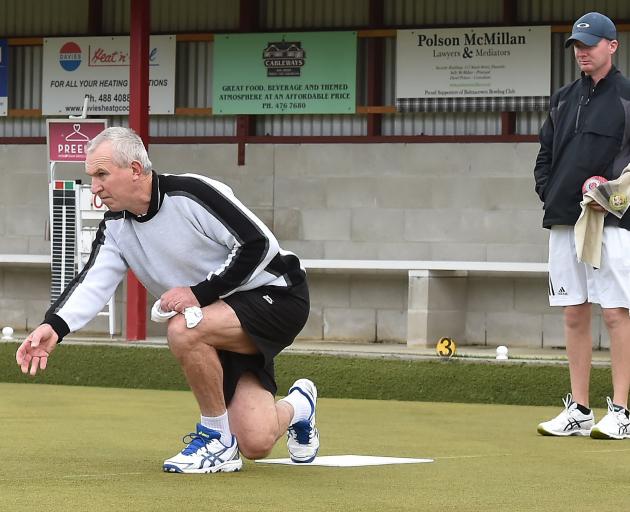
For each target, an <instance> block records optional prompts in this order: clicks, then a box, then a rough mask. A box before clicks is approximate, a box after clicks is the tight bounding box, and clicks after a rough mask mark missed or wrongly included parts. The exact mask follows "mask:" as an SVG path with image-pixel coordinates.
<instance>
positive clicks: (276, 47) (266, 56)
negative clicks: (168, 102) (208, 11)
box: [212, 32, 357, 114]
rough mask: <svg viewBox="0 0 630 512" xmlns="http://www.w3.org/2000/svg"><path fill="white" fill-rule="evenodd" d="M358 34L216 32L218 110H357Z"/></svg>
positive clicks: (215, 94)
mask: <svg viewBox="0 0 630 512" xmlns="http://www.w3.org/2000/svg"><path fill="white" fill-rule="evenodd" d="M356 59H357V34H356V32H308V33H284V34H229V35H219V36H215V39H214V55H213V73H212V74H213V88H212V112H213V114H352V113H354V112H355V110H356V68H357V62H356Z"/></svg>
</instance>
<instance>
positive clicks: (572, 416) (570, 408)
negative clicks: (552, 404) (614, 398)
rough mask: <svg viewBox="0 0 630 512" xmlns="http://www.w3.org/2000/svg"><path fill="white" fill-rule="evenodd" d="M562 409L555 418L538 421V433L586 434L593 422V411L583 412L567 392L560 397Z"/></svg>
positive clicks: (545, 434) (558, 434)
mask: <svg viewBox="0 0 630 512" xmlns="http://www.w3.org/2000/svg"><path fill="white" fill-rule="evenodd" d="M562 402H563V403H564V411H562V412H561V413H560V414H558V416H556V417H555V418H553V419H551V420H549V421H545V422H544V423H540V424H539V425H538V433H539V434H542V435H543V436H588V435H589V434H590V433H591V428H593V424H594V423H595V417H594V416H593V411H591V412H590V414H583V413H582V412H581V411H580V410H579V409H578V407H577V405H578V404H577V403H576V402H574V401H573V396H571V393H569V394H568V395H567V396H566V397H565V398H563V399H562Z"/></svg>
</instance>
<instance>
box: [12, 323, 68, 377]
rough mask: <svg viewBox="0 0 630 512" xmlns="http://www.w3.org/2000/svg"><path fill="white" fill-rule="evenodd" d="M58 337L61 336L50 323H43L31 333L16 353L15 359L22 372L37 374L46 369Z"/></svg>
mask: <svg viewBox="0 0 630 512" xmlns="http://www.w3.org/2000/svg"><path fill="white" fill-rule="evenodd" d="M58 339H59V336H57V333H56V332H55V331H54V330H53V328H52V327H51V326H50V325H49V324H42V325H40V326H39V327H38V328H37V329H35V330H34V331H33V332H32V333H31V334H29V335H28V336H27V337H26V339H25V340H24V342H23V343H22V344H21V345H20V347H19V348H18V349H17V352H16V353H15V360H16V361H17V364H18V365H19V366H20V368H21V369H22V373H25V374H26V373H30V375H35V374H36V373H37V370H45V369H46V366H47V365H48V356H49V355H50V354H51V353H52V351H53V350H55V347H56V346H57V340H58ZM29 367H30V370H29Z"/></svg>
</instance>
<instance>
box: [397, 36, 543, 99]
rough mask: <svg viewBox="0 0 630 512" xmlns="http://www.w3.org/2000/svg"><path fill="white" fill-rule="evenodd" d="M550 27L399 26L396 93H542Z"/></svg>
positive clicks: (418, 95)
mask: <svg viewBox="0 0 630 512" xmlns="http://www.w3.org/2000/svg"><path fill="white" fill-rule="evenodd" d="M550 34H551V33H550V27H548V26H545V27H483V28H456V29H455V28H453V29H437V30H435V29H431V30H399V31H398V35H397V52H396V55H397V59H396V98H397V99H401V98H406V99H408V98H440V97H442V98H443V97H460V98H461V97H480V96H485V97H490V96H492V97H501V96H547V95H549V92H550V91H549V89H550V74H551V35H550Z"/></svg>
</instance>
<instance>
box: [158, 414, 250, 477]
mask: <svg viewBox="0 0 630 512" xmlns="http://www.w3.org/2000/svg"><path fill="white" fill-rule="evenodd" d="M220 439H221V434H220V433H219V432H217V431H216V430H213V429H211V428H207V427H204V426H203V425H202V424H201V423H197V432H191V433H190V434H188V435H186V436H184V438H183V441H184V443H188V446H186V448H184V449H183V450H182V451H181V452H180V453H178V454H177V455H175V456H174V457H171V458H170V459H167V460H165V461H164V465H163V466H162V469H163V470H164V471H166V472H167V473H219V472H225V473H229V472H232V471H239V470H240V469H241V467H242V466H243V461H242V460H241V455H240V453H239V451H238V443H237V442H236V437H234V436H232V444H231V445H230V446H225V445H224V444H223V443H222V442H221V441H220Z"/></svg>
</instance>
